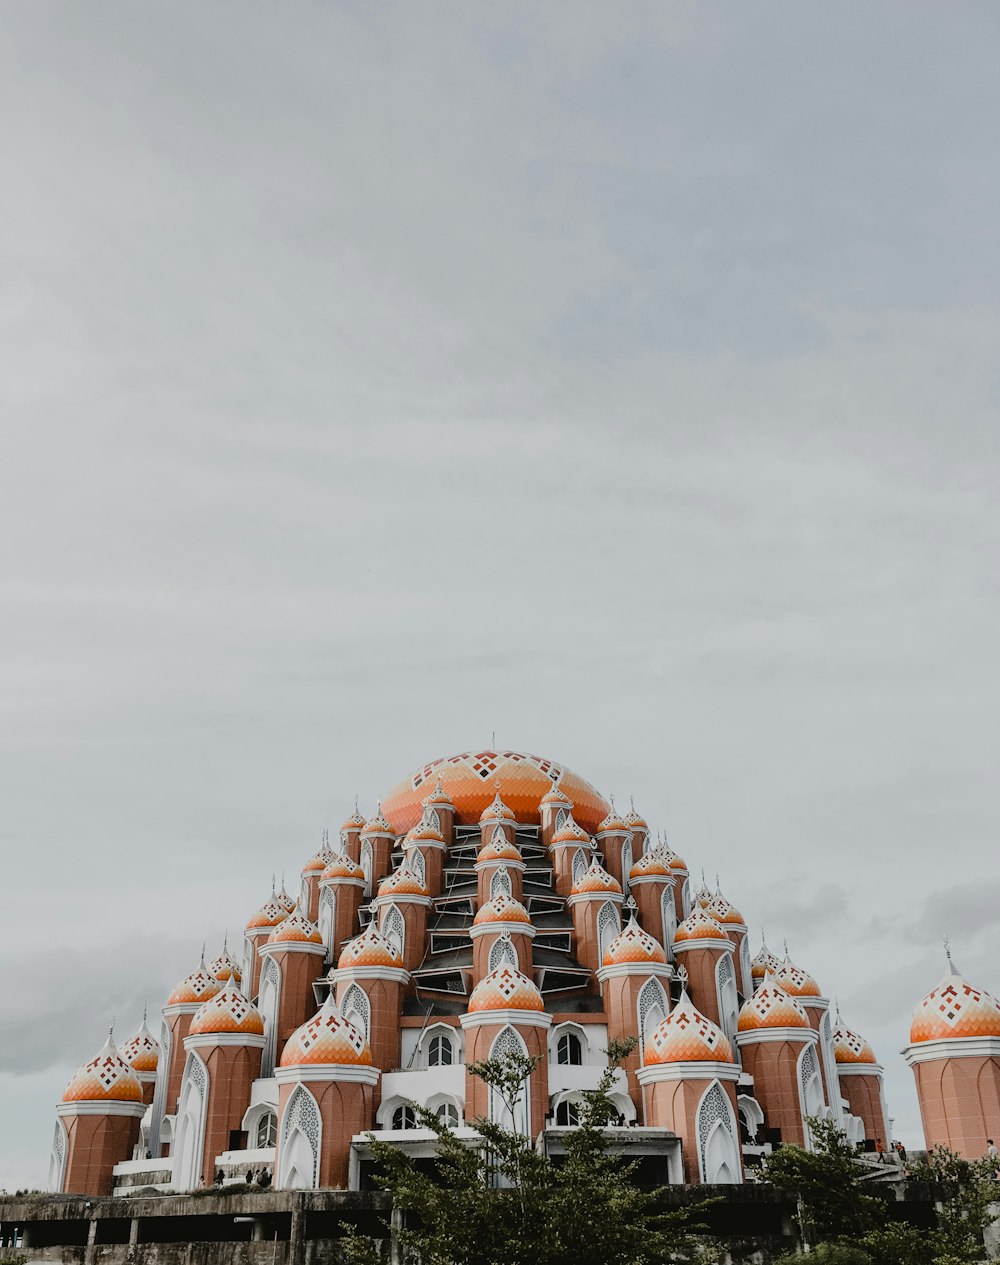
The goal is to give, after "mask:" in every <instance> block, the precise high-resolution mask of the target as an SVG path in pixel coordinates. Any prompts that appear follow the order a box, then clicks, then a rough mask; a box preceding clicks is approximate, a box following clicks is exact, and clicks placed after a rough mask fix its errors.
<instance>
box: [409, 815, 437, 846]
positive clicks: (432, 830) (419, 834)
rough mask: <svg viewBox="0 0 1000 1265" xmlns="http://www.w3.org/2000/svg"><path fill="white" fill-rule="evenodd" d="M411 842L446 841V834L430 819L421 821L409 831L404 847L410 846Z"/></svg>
mask: <svg viewBox="0 0 1000 1265" xmlns="http://www.w3.org/2000/svg"><path fill="white" fill-rule="evenodd" d="M411 843H444V835H443V834H442V833H441V831H440V830H438V828H437V826H432V825H431V823H430V822H429V821H419V822H417V824H416V825H415V826H414V827H413V829H412V830H410V831H408V832H407V835H406V839H405V840H404V843H403V847H404V848H406V847H409V845H410V844H411Z"/></svg>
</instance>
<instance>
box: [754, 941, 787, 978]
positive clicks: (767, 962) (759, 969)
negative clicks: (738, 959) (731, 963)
mask: <svg viewBox="0 0 1000 1265" xmlns="http://www.w3.org/2000/svg"><path fill="white" fill-rule="evenodd" d="M780 970H781V963H780V962H779V961H778V959H777V958H776V957H775V956H774V954H773V953H772V952H771V950H770V949H769V948H768V947H767V945H766V944H765V943H764V942H763V940H762V941H761V945H760V952H759V953H758V954H757V956H756V957H755V958H754V960H753V961H752V962H751V963H750V974H751V975H752V976H753V978H754V979H755V980H758V979H763V978H764V976H765V975H766V974H767V973H768V971H770V973H771V974H772V975H774V974H775V973H776V972H777V971H780Z"/></svg>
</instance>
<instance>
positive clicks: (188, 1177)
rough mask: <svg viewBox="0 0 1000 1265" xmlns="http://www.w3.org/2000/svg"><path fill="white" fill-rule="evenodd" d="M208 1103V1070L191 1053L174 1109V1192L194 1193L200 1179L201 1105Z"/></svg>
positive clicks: (203, 1113)
mask: <svg viewBox="0 0 1000 1265" xmlns="http://www.w3.org/2000/svg"><path fill="white" fill-rule="evenodd" d="M207 1101H208V1068H207V1067H206V1066H205V1064H204V1063H203V1062H202V1061H201V1059H200V1058H199V1057H198V1054H197V1052H196V1051H195V1050H191V1051H189V1053H188V1056H187V1062H186V1063H185V1064H184V1076H183V1078H182V1080H181V1096H180V1102H179V1104H178V1107H177V1124H176V1134H175V1136H176V1139H177V1141H176V1143H175V1145H174V1146H173V1148H172V1151H173V1161H174V1162H173V1181H172V1182H171V1185H172V1186H173V1188H174V1189H175V1190H194V1188H195V1187H196V1186H197V1185H198V1179H199V1178H200V1176H201V1166H202V1161H203V1154H204V1149H205V1106H206V1103H207Z"/></svg>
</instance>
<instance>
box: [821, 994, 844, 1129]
mask: <svg viewBox="0 0 1000 1265" xmlns="http://www.w3.org/2000/svg"><path fill="white" fill-rule="evenodd" d="M819 1055H820V1058H821V1059H822V1060H823V1072H824V1075H825V1076H826V1087H827V1091H828V1092H827V1097H828V1098H829V1100H830V1103H829V1106H830V1111H831V1114H832V1117H833V1119H834V1120H836V1121H837V1123H838V1124H840V1123H841V1119H842V1115H843V1112H842V1108H841V1106H840V1080H839V1078H838V1075H837V1056H836V1055H835V1054H834V1051H833V1032H832V1030H831V1027H830V1015H829V1012H827V1013H826V1014H824V1015H823V1018H822V1019H821V1020H820V1025H819Z"/></svg>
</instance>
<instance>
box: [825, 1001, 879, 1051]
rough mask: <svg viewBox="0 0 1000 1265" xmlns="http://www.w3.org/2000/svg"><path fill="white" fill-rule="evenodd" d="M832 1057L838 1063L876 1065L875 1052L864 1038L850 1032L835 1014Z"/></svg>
mask: <svg viewBox="0 0 1000 1265" xmlns="http://www.w3.org/2000/svg"><path fill="white" fill-rule="evenodd" d="M833 1056H834V1058H835V1059H836V1060H837V1062H838V1063H877V1062H878V1059H877V1058H876V1057H875V1051H874V1050H873V1049H872V1048H871V1046H870V1045H869V1044H868V1042H867V1041H866V1040H865V1039H864V1037H859V1036H858V1034H857V1033H856V1032H852V1031H851V1029H850V1028H848V1026H847V1025H846V1024H845V1023H844V1021H843V1020H842V1019H841V1017H840V1013H839V1012H838V1013H837V1022H836V1024H835V1025H834V1029H833Z"/></svg>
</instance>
